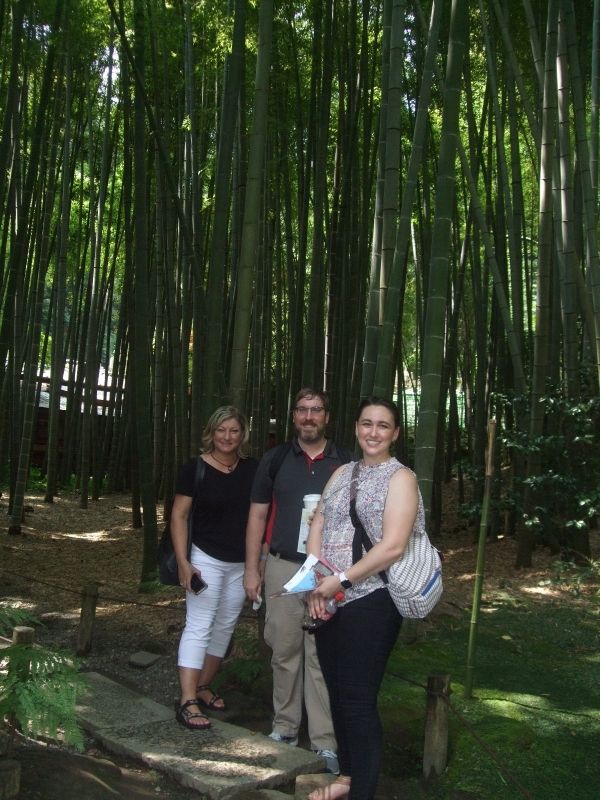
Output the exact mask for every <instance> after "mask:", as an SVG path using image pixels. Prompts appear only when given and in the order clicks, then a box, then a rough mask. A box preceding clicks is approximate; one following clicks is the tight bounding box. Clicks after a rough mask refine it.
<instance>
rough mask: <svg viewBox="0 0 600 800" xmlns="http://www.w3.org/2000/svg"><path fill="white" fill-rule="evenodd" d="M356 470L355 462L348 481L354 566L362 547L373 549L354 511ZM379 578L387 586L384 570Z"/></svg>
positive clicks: (357, 464)
mask: <svg viewBox="0 0 600 800" xmlns="http://www.w3.org/2000/svg"><path fill="white" fill-rule="evenodd" d="M358 468H359V462H358V461H357V462H356V464H355V465H354V467H353V468H352V478H351V480H350V519H351V520H352V524H353V525H354V537H353V539H352V563H353V564H356V562H357V561H360V559H361V558H362V551H363V547H364V549H365V551H366V552H367V553H368V552H369V550H370V549H371V548H372V547H373V542H372V541H371V539H370V538H369V535H368V534H367V532H366V530H365V527H364V525H363V524H362V522H361V521H360V517H359V516H358V513H357V511H356V492H357V490H358ZM379 577H380V578H381V580H382V581H383V582H384V583H385V584H387V582H388V576H387V575H386V573H385V570H383V569H382V570H380V572H379Z"/></svg>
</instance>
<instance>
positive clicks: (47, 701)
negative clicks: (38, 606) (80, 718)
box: [0, 607, 83, 750]
mask: <svg viewBox="0 0 600 800" xmlns="http://www.w3.org/2000/svg"><path fill="white" fill-rule="evenodd" d="M32 623H37V620H35V618H34V617H32V616H31V614H29V613H28V612H23V611H21V610H18V609H13V608H5V607H4V608H1V607H0V632H2V633H8V632H9V631H10V629H11V627H12V626H13V625H15V624H19V625H22V624H32ZM82 688H83V679H82V677H81V675H80V674H79V672H78V670H77V663H76V661H75V660H74V659H73V657H72V656H71V655H70V654H68V653H65V652H61V651H57V650H52V649H50V648H47V647H42V646H39V647H37V646H36V647H31V646H30V645H24V644H11V645H9V646H8V647H6V648H5V649H3V650H1V651H0V720H1V719H5V718H8V719H9V720H11V722H13V723H15V724H16V725H18V727H19V728H20V729H21V730H22V731H23V732H24V733H25V734H26V735H28V736H33V737H36V736H48V737H51V738H54V739H56V738H58V736H59V734H62V739H63V741H64V742H65V743H66V744H70V745H72V746H74V747H76V748H77V749H79V750H81V749H82V748H83V736H82V734H81V730H80V728H79V726H78V723H77V717H76V714H75V701H76V696H77V692H78V691H80V690H81V689H82Z"/></svg>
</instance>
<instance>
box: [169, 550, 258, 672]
mask: <svg viewBox="0 0 600 800" xmlns="http://www.w3.org/2000/svg"><path fill="white" fill-rule="evenodd" d="M190 561H191V563H192V566H193V567H195V568H196V569H198V570H200V572H201V574H202V578H203V579H204V580H205V581H206V583H207V584H208V588H207V589H205V590H204V591H203V592H200V594H194V593H193V592H186V614H185V628H184V629H183V633H182V634H181V640H180V642H179V656H178V659H177V664H178V666H180V667H189V668H190V669H202V667H203V666H204V659H205V657H206V655H207V654H208V655H209V656H217V657H219V658H223V656H224V655H225V653H226V652H227V646H228V645H229V641H230V639H231V635H232V633H233V629H234V628H235V623H236V622H237V620H238V617H239V615H240V612H241V610H242V607H243V605H244V601H245V599H246V592H245V591H244V562H243V561H241V562H237V561H236V562H234V563H230V562H227V561H219V560H218V559H216V558H212V557H211V556H209V555H207V554H206V553H204V552H203V551H202V550H200V548H199V547H196V545H192V552H191V555H190Z"/></svg>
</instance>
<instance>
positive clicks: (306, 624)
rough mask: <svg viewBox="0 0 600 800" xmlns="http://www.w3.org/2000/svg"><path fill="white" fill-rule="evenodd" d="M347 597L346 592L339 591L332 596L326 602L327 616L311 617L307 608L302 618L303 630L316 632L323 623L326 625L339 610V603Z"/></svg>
mask: <svg viewBox="0 0 600 800" xmlns="http://www.w3.org/2000/svg"><path fill="white" fill-rule="evenodd" d="M345 597H346V595H345V594H344V592H338V593H337V594H335V595H334V596H333V597H330V598H329V600H327V601H326V603H325V614H326V616H324V617H316V618H315V617H311V616H310V613H309V611H308V608H307V609H306V614H305V615H304V619H303V620H302V630H305V631H306V632H307V633H314V632H315V631H316V630H317V628H320V627H321V625H324V624H325V623H326V622H328V621H329V620H330V619H331V618H332V617H333V615H334V614H335V612H336V611H337V607H338V603H341V602H342V600H343V599H344V598H345Z"/></svg>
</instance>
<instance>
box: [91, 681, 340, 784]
mask: <svg viewBox="0 0 600 800" xmlns="http://www.w3.org/2000/svg"><path fill="white" fill-rule="evenodd" d="M85 678H86V683H87V690H86V693H85V694H84V695H83V696H82V698H81V699H80V701H79V703H78V706H77V713H78V716H79V719H80V722H81V725H82V727H83V728H85V729H86V730H87V731H89V732H90V733H91V734H92V735H93V736H94V738H95V739H97V741H99V742H100V743H101V744H102V745H103V746H104V747H105V748H106V749H107V750H109V751H110V752H113V753H117V754H121V755H125V756H129V757H134V758H138V759H141V760H142V761H143V762H144V763H145V764H147V765H148V766H150V767H152V768H153V769H157V770H161V771H162V772H165V773H167V774H169V775H170V776H171V777H172V778H174V779H175V780H176V781H178V782H179V783H181V784H182V785H183V786H187V787H189V788H192V789H196V790H197V791H199V792H201V793H202V794H204V795H206V796H207V797H209V798H211V800H229V798H243V800H251V798H253V799H254V798H256V800H277V798H287V800H290V794H291V795H292V797H294V796H295V797H296V798H297V800H304V798H306V796H307V794H308V792H309V791H311V790H312V789H313V788H315V786H318V785H322V784H323V783H326V782H329V781H331V780H332V779H333V777H332V776H331V775H327V774H323V768H324V762H323V761H322V759H321V758H319V757H318V756H317V755H315V754H314V753H312V752H310V751H308V750H303V749H302V748H299V747H290V746H289V745H285V744H280V743H277V742H274V741H272V740H271V739H269V737H268V736H264V735H263V734H261V733H254V732H252V731H248V730H246V729H245V728H240V727H238V726H237V725H232V724H230V723H227V722H222V721H220V720H218V719H215V718H214V717H213V718H211V722H212V727H211V728H210V730H208V731H189V730H186V729H185V728H183V727H182V726H181V725H179V724H178V723H177V722H176V720H175V715H174V711H173V709H171V708H167V707H166V706H163V705H160V704H159V703H156V702H154V701H153V700H150V699H149V698H147V697H144V696H142V695H140V694H137V693H136V692H134V691H132V690H131V689H129V688H127V687H125V686H122V685H121V684H119V683H116V682H115V681H112V680H110V679H109V678H106V677H105V676H103V675H100V674H99V673H96V672H88V673H85ZM316 773H319V774H316ZM297 776H303V777H302V778H301V779H299V780H298V781H296V778H297ZM277 789H282V790H283V791H284V792H286V794H282V793H281V792H280V791H276V790H277Z"/></svg>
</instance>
